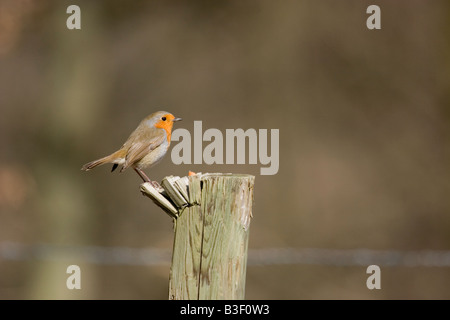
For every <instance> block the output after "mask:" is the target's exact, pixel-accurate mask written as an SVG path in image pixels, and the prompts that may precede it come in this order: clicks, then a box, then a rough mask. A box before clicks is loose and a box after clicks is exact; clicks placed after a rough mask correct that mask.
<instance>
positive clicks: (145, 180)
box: [134, 168, 152, 183]
mask: <svg viewBox="0 0 450 320" xmlns="http://www.w3.org/2000/svg"><path fill="white" fill-rule="evenodd" d="M134 171H136V173H137V174H138V175H139V177H141V178H142V180H144V182H150V183H151V182H152V180H150V179H149V177H147V175H146V174H145V172H144V171H142V170H141V169H139V168H134Z"/></svg>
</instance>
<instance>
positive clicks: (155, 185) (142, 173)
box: [134, 168, 161, 189]
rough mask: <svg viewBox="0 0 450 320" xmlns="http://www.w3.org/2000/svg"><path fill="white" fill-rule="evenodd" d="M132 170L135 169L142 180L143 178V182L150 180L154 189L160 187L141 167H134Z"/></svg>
mask: <svg viewBox="0 0 450 320" xmlns="http://www.w3.org/2000/svg"><path fill="white" fill-rule="evenodd" d="M134 171H136V173H137V174H138V175H139V176H140V177H141V178H142V180H144V182H150V183H151V184H152V186H153V187H155V188H156V189H158V188H160V187H161V186H160V185H159V183H158V182H156V181H152V180H150V178H149V177H147V175H146V174H145V172H144V171H142V170H141V169H139V168H134Z"/></svg>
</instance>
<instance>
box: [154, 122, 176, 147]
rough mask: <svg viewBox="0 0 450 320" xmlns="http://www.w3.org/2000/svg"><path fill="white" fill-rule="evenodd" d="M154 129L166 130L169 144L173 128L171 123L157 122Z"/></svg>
mask: <svg viewBox="0 0 450 320" xmlns="http://www.w3.org/2000/svg"><path fill="white" fill-rule="evenodd" d="M155 127H156V128H158V129H164V130H166V136H167V141H168V142H169V143H170V138H171V136H172V127H173V122H172V121H162V120H159V121H158V122H157V123H156V124H155Z"/></svg>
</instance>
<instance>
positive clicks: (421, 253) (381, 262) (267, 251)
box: [0, 241, 450, 267]
mask: <svg viewBox="0 0 450 320" xmlns="http://www.w3.org/2000/svg"><path fill="white" fill-rule="evenodd" d="M171 256H172V251H171V250H170V249H162V248H130V247H102V246H68V245H56V244H22V243H17V242H9V241H6V242H1V243H0V259H1V260H6V261H23V260H59V259H81V260H82V261H83V262H87V263H92V264H101V265H129V266H156V265H169V264H170V261H171ZM372 264H376V265H378V266H403V267H450V251H449V250H417V251H403V250H373V249H321V248H263V249H249V251H248V261H247V265H248V266H269V265H327V266H369V265H372Z"/></svg>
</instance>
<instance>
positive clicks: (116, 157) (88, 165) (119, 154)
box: [81, 149, 125, 171]
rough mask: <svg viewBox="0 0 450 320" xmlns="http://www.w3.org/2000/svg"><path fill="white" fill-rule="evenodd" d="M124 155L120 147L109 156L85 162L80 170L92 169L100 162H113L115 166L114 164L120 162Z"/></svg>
mask: <svg viewBox="0 0 450 320" xmlns="http://www.w3.org/2000/svg"><path fill="white" fill-rule="evenodd" d="M124 157H125V151H124V150H122V149H120V150H118V151H116V152H114V153H112V154H110V155H109V156H106V157H103V158H100V159H97V160H94V161H91V162H88V163H86V164H85V165H84V166H83V167H81V170H84V171H89V170H91V169H94V168H95V167H97V166H101V165H102V164H105V163H114V164H115V166H117V165H116V164H117V163H120V162H121V160H123V159H124ZM114 169H115V168H114Z"/></svg>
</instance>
